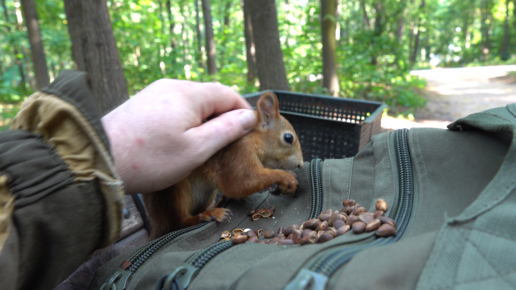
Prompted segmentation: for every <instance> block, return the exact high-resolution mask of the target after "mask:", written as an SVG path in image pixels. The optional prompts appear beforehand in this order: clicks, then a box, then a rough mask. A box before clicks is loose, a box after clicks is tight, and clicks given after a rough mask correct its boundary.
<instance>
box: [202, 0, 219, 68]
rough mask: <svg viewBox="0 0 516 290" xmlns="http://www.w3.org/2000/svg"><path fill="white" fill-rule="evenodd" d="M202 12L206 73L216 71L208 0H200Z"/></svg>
mask: <svg viewBox="0 0 516 290" xmlns="http://www.w3.org/2000/svg"><path fill="white" fill-rule="evenodd" d="M202 14H203V16H204V34H205V36H206V56H207V59H208V74H209V75H214V74H216V73H217V64H216V62H215V55H216V52H215V40H214V39H213V26H212V20H211V7H210V0H202Z"/></svg>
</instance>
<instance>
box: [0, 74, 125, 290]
mask: <svg viewBox="0 0 516 290" xmlns="http://www.w3.org/2000/svg"><path fill="white" fill-rule="evenodd" d="M123 194H124V190H123V184H122V181H121V180H120V178H119V177H118V175H117V173H116V172H115V169H114V164H113V160H112V158H111V156H110V153H109V143H108V139H107V137H106V134H105V132H104V130H103V128H102V125H101V122H100V116H99V114H98V112H97V110H96V108H95V105H94V103H93V99H92V94H91V92H90V90H89V87H88V84H87V78H86V74H85V73H81V72H72V71H63V72H62V73H61V74H60V75H59V77H58V78H57V79H56V80H55V81H54V82H53V83H52V84H50V85H49V86H48V87H47V88H45V89H42V90H41V91H38V92H36V93H34V94H33V95H31V96H30V97H29V98H28V99H27V100H26V101H25V102H24V104H23V105H22V109H21V110H20V112H19V113H18V115H17V116H16V117H15V119H14V121H13V125H12V127H11V130H10V131H8V132H3V133H1V134H0V288H1V289H4V290H11V289H52V288H54V287H55V286H56V285H57V284H59V282H61V281H62V280H64V279H65V278H66V277H67V276H68V275H69V274H71V273H72V272H73V271H74V269H76V268H77V267H78V266H79V265H80V264H81V262H83V261H84V260H85V259H86V257H87V256H88V255H89V254H91V253H92V252H93V251H94V250H96V249H99V248H102V247H105V246H107V245H109V244H110V243H112V242H114V241H115V240H116V239H117V238H118V236H119V234H120V224H121V215H122V209H123V197H124V196H123Z"/></svg>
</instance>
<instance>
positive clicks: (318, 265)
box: [307, 129, 414, 277]
mask: <svg viewBox="0 0 516 290" xmlns="http://www.w3.org/2000/svg"><path fill="white" fill-rule="evenodd" d="M395 134H396V135H395V137H396V156H397V159H398V180H399V189H400V190H399V200H400V201H399V202H398V205H397V206H396V210H395V211H394V217H395V220H396V223H397V225H398V231H397V234H396V236H395V237H388V238H382V239H377V240H375V241H373V242H371V243H370V244H367V245H363V246H359V247H356V248H352V249H344V250H340V251H337V252H335V251H334V250H330V251H328V252H327V253H323V254H322V256H321V257H320V258H318V259H317V260H316V261H314V262H313V263H312V265H311V266H309V267H307V269H309V270H310V271H313V272H316V273H319V274H322V275H324V276H326V277H330V276H331V275H333V273H335V271H336V270H338V269H339V268H340V267H341V266H342V265H344V264H345V263H347V262H348V261H349V260H350V259H351V258H352V257H353V256H355V255H356V254H357V253H358V252H360V251H362V250H364V249H366V248H370V247H374V246H381V245H387V244H390V243H393V242H395V241H397V240H398V239H399V238H400V237H401V236H402V235H403V233H404V232H405V229H406V227H407V225H408V222H409V219H410V215H411V213H412V204H413V198H414V194H413V193H414V180H413V172H412V166H411V160H410V153H409V149H408V143H407V129H404V130H397V131H396V132H395Z"/></svg>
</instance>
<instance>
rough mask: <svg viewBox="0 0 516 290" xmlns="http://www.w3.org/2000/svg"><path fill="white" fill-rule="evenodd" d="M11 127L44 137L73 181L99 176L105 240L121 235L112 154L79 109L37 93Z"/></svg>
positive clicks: (120, 197) (120, 202) (120, 193)
mask: <svg viewBox="0 0 516 290" xmlns="http://www.w3.org/2000/svg"><path fill="white" fill-rule="evenodd" d="M11 129H13V130H16V129H21V130H25V131H29V132H32V133H34V134H38V135H41V136H43V139H44V141H45V142H47V143H49V144H50V145H51V146H52V147H53V148H54V150H55V152H56V153H57V154H58V155H59V156H60V157H61V158H62V159H63V160H64V162H65V163H66V164H67V165H68V166H69V168H70V170H71V171H72V174H73V175H74V177H75V181H76V182H83V181H91V180H94V179H98V180H99V182H100V189H101V191H102V193H103V196H104V198H105V201H106V209H107V210H106V216H107V220H108V224H107V240H106V241H105V242H104V244H103V245H102V246H107V245H109V244H110V243H112V242H114V241H115V240H116V239H117V238H118V237H119V235H120V227H121V219H120V216H121V214H122V209H123V195H124V188H123V183H122V181H121V180H120V177H119V176H118V174H117V173H116V171H115V167H114V164H113V161H112V160H111V156H110V154H109V152H108V150H107V148H105V146H104V144H103V143H102V141H101V139H100V138H99V136H98V134H97V133H96V131H95V130H94V128H93V127H92V126H91V125H90V124H89V122H88V121H87V120H86V119H85V118H84V116H83V115H82V114H81V112H80V111H79V110H78V109H77V108H75V107H74V106H72V105H71V104H70V103H68V102H66V101H64V100H62V99H60V98H59V97H57V96H55V95H50V94H48V93H43V92H36V93H34V94H33V95H32V96H30V97H29V98H28V99H27V100H26V101H25V102H24V104H23V105H22V109H21V110H20V112H19V113H18V115H17V116H16V117H15V119H14V121H13V124H12V126H11Z"/></svg>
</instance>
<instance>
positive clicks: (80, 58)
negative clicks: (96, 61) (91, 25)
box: [64, 1, 86, 71]
mask: <svg viewBox="0 0 516 290" xmlns="http://www.w3.org/2000/svg"><path fill="white" fill-rule="evenodd" d="M82 2H83V1H64V4H65V13H66V18H67V19H68V33H70V39H71V40H72V58H73V62H74V67H75V69H76V70H80V71H86V64H85V63H84V61H85V59H84V55H83V43H82V42H83V40H82V29H83V21H82V11H83V10H82Z"/></svg>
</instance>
